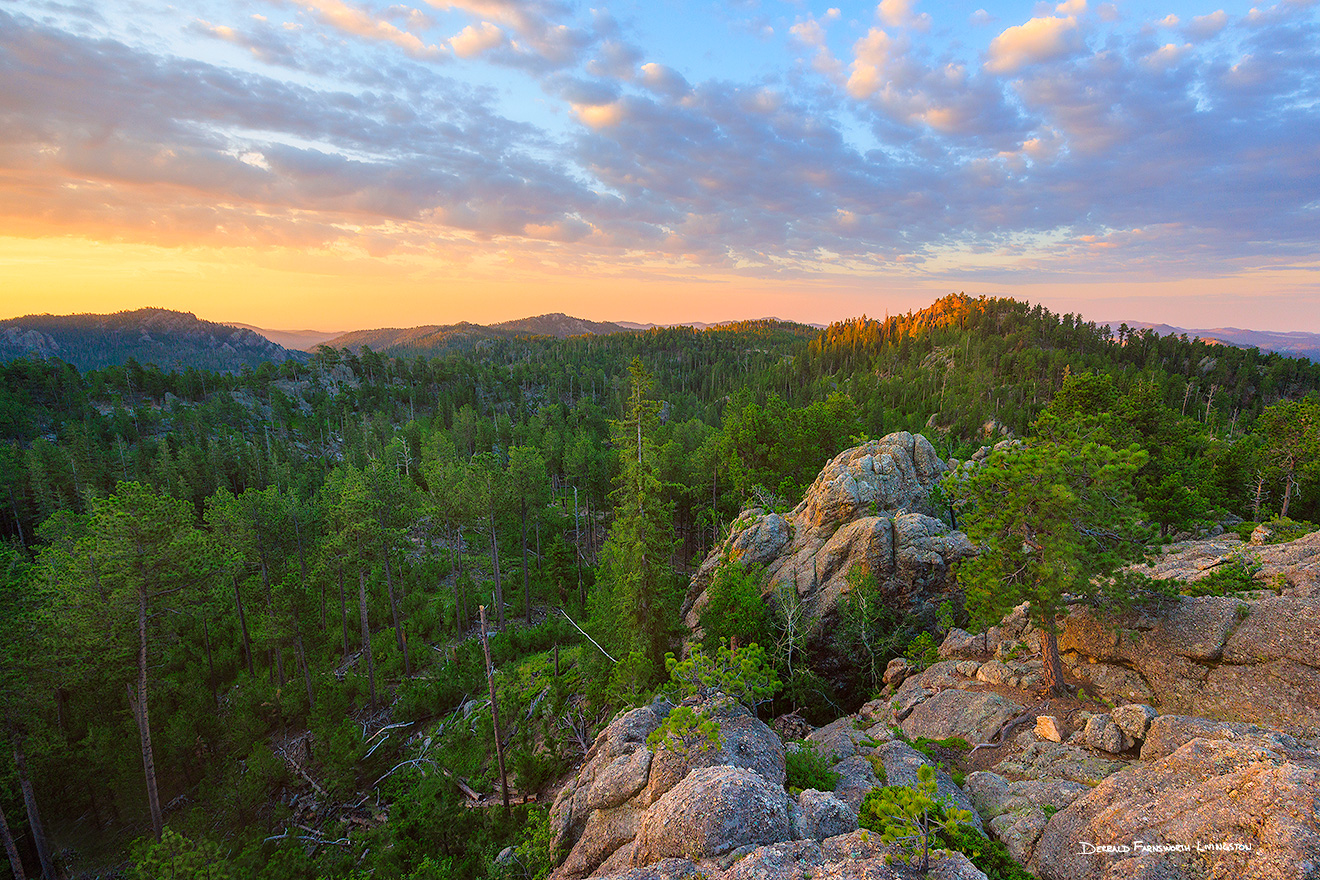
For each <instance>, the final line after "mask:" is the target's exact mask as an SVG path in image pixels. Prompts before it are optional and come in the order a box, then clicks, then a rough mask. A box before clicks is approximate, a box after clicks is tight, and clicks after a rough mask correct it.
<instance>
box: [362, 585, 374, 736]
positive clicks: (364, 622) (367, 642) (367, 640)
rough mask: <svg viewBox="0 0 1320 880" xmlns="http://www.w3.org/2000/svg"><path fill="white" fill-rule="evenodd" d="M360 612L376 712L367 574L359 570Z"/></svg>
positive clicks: (364, 649) (363, 642) (368, 676)
mask: <svg viewBox="0 0 1320 880" xmlns="http://www.w3.org/2000/svg"><path fill="white" fill-rule="evenodd" d="M358 610H359V612H360V613H361V616H362V651H363V653H365V654H366V655H367V685H368V687H369V688H370V693H371V710H372V711H373V712H374V711H376V663H375V661H374V660H372V659H371V627H369V626H368V625H367V573H366V572H365V571H363V570H362V569H359V570H358Z"/></svg>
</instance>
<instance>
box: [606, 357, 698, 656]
mask: <svg viewBox="0 0 1320 880" xmlns="http://www.w3.org/2000/svg"><path fill="white" fill-rule="evenodd" d="M629 374H630V376H631V388H630V390H629V393H628V401H627V408H626V412H625V415H624V417H623V419H621V420H619V421H617V422H614V423H613V425H612V427H613V429H614V443H615V448H617V449H618V450H619V459H620V460H619V465H620V468H619V477H618V479H617V481H616V483H615V490H614V493H613V498H614V502H615V505H616V506H615V516H614V524H613V526H611V528H610V533H609V536H608V537H607V538H606V540H605V547H604V549H603V550H602V552H601V576H600V580H599V582H598V584H597V587H596V591H597V592H596V598H595V600H594V601H595V607H594V608H593V615H594V617H595V618H596V620H597V621H598V622H599V623H600V624H601V625H602V627H603V628H607V629H608V630H610V631H612V633H613V636H614V637H613V642H614V644H615V646H616V647H617V648H618V649H619V656H626V655H627V654H628V653H629V652H630V651H638V652H639V653H641V654H642V655H643V656H645V657H646V659H647V660H648V661H649V662H650V663H651V665H652V668H653V669H654V670H655V674H656V675H657V676H659V674H660V673H661V671H662V670H663V669H664V658H665V653H666V652H667V651H668V650H669V645H670V641H671V639H672V637H673V634H674V632H675V629H676V627H677V625H678V613H677V612H678V602H679V598H680V596H679V592H678V589H677V579H676V577H675V575H674V572H673V569H672V567H671V566H670V556H671V555H672V554H673V552H674V547H675V541H674V529H673V519H672V517H673V514H672V511H671V510H670V508H669V506H668V505H667V504H665V503H663V502H662V500H661V496H660V479H659V476H658V475H657V469H656V461H655V448H654V445H653V443H652V441H651V436H652V432H653V431H654V429H655V424H656V414H657V413H658V412H659V409H660V406H659V404H658V403H657V402H656V401H654V400H651V399H650V398H649V393H650V390H651V375H650V374H649V373H648V372H647V371H646V370H645V368H644V367H643V366H642V363H641V360H640V359H637V358H634V359H633V361H632V364H631V366H630V367H629Z"/></svg>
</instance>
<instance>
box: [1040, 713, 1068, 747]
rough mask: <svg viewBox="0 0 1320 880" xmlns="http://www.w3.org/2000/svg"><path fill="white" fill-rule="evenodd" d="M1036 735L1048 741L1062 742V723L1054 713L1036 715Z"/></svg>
mask: <svg viewBox="0 0 1320 880" xmlns="http://www.w3.org/2000/svg"><path fill="white" fill-rule="evenodd" d="M1036 736H1037V738H1039V739H1043V740H1048V741H1050V742H1063V724H1062V722H1060V721H1059V718H1058V716H1056V715H1037V716H1036Z"/></svg>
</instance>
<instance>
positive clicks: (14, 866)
mask: <svg viewBox="0 0 1320 880" xmlns="http://www.w3.org/2000/svg"><path fill="white" fill-rule="evenodd" d="M0 837H3V838H4V843H5V854H6V855H8V856H9V867H10V869H11V870H13V872H14V880H21V878H23V877H26V876H27V872H26V871H24V870H23V859H22V858H20V857H19V855H18V844H16V843H14V835H13V834H11V833H10V832H9V822H8V821H6V819H5V811H4V810H3V809H0Z"/></svg>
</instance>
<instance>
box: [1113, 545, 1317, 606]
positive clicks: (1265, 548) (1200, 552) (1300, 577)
mask: <svg viewBox="0 0 1320 880" xmlns="http://www.w3.org/2000/svg"><path fill="white" fill-rule="evenodd" d="M1262 537H1263V533H1262ZM1243 549H1244V548H1243V544H1242V541H1241V540H1240V539H1239V538H1238V537H1237V535H1234V534H1224V535H1221V536H1218V537H1216V538H1213V539H1211V540H1200V541H1186V542H1182V543H1178V544H1173V545H1171V546H1169V547H1166V548H1164V550H1163V552H1162V554H1161V556H1160V558H1159V559H1158V560H1156V561H1155V563H1154V564H1153V565H1152V566H1150V567H1149V568H1142V569H1139V570H1141V571H1143V573H1145V574H1148V575H1150V576H1152V577H1166V578H1177V579H1178V580H1186V581H1197V580H1200V579H1201V578H1203V577H1208V576H1209V575H1210V574H1211V573H1212V572H1214V570H1215V569H1216V568H1217V567H1219V566H1220V565H1222V564H1224V563H1225V562H1226V561H1228V560H1229V559H1231V558H1232V557H1233V556H1234V555H1235V554H1238V553H1241V552H1242V551H1243ZM1250 553H1251V556H1252V558H1253V559H1254V560H1255V561H1256V562H1258V563H1260V569H1259V570H1258V571H1257V572H1256V576H1255V579H1256V582H1257V583H1259V584H1260V585H1261V586H1265V585H1267V584H1268V585H1270V586H1274V585H1275V584H1279V585H1280V586H1281V590H1280V594H1281V595H1283V596H1286V597H1292V598H1308V597H1309V598H1317V597H1320V532H1312V533H1311V534H1309V535H1304V536H1302V537H1301V538H1298V539H1297V540H1295V541H1289V542H1287V543H1283V544H1260V543H1259V542H1257V541H1253V542H1252V546H1251V548H1250Z"/></svg>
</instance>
